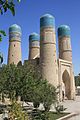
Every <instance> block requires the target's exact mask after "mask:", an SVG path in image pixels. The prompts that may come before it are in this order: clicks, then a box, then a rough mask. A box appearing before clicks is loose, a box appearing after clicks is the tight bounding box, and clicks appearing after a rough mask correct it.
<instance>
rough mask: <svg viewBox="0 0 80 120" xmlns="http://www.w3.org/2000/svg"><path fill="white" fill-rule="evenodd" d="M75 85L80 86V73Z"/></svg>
mask: <svg viewBox="0 0 80 120" xmlns="http://www.w3.org/2000/svg"><path fill="white" fill-rule="evenodd" d="M75 85H76V86H80V74H78V75H77V76H75Z"/></svg>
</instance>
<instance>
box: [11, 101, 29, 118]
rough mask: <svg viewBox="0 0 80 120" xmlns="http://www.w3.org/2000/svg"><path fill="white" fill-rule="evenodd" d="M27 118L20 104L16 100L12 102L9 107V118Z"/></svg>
mask: <svg viewBox="0 0 80 120" xmlns="http://www.w3.org/2000/svg"><path fill="white" fill-rule="evenodd" d="M14 119H17V120H29V118H28V115H27V113H26V112H24V111H23V110H22V107H21V105H20V104H18V103H17V102H16V101H14V102H12V105H11V108H10V109H9V120H14Z"/></svg>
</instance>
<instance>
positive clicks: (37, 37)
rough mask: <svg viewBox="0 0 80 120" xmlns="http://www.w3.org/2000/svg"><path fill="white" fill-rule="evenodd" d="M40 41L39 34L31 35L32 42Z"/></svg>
mask: <svg viewBox="0 0 80 120" xmlns="http://www.w3.org/2000/svg"><path fill="white" fill-rule="evenodd" d="M39 39H40V36H39V34H37V33H35V32H34V33H31V34H30V35H29V40H31V41H33V40H39Z"/></svg>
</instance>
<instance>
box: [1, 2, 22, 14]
mask: <svg viewBox="0 0 80 120" xmlns="http://www.w3.org/2000/svg"><path fill="white" fill-rule="evenodd" d="M17 1H18V2H20V0H17ZM8 9H9V10H10V11H11V12H12V14H13V15H15V4H14V1H13V0H0V14H1V15H3V13H5V12H7V10H8Z"/></svg>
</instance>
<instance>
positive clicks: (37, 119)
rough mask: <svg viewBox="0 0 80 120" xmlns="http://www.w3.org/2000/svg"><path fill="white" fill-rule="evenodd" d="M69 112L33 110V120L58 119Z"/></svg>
mask: <svg viewBox="0 0 80 120" xmlns="http://www.w3.org/2000/svg"><path fill="white" fill-rule="evenodd" d="M68 114H69V113H57V112H45V111H39V110H37V111H33V112H32V115H31V116H32V120H56V119H58V118H60V117H63V116H65V115H68Z"/></svg>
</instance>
